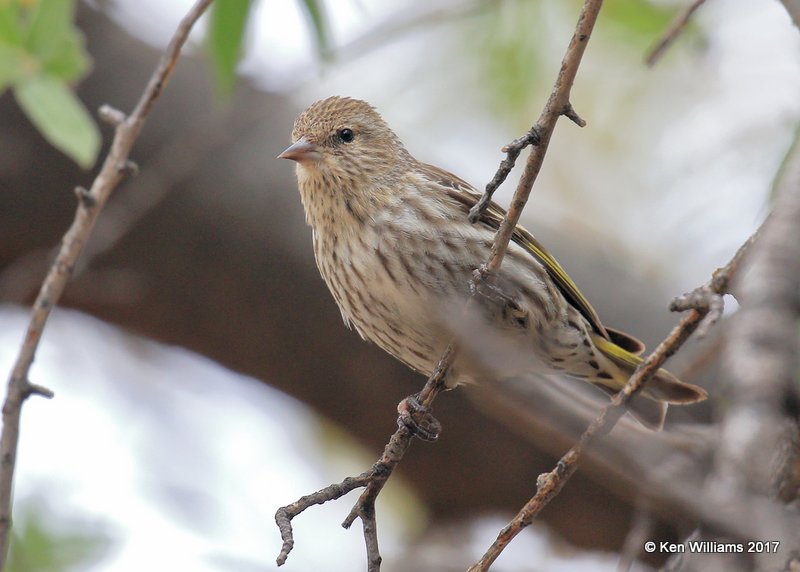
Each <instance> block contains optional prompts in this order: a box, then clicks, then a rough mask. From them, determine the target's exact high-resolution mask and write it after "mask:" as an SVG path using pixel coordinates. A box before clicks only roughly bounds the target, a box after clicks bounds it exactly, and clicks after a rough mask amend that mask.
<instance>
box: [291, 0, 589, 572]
mask: <svg viewBox="0 0 800 572" xmlns="http://www.w3.org/2000/svg"><path fill="white" fill-rule="evenodd" d="M602 4H603V2H602V0H585V1H584V4H583V8H582V9H581V13H580V15H579V17H578V23H577V26H576V28H575V33H574V34H573V36H572V39H571V40H570V43H569V46H568V47H567V50H566V53H565V55H564V59H563V61H562V64H561V69H560V71H559V74H558V77H557V78H556V81H555V84H554V86H553V90H552V92H551V93H550V97H549V98H548V100H547V103H546V104H545V107H544V110H543V111H542V114H541V115H540V117H539V119H538V120H537V122H536V124H535V125H534V126H533V127H532V128H531V129H530V131H529V132H528V133H527V134H526V135H524V136H523V137H521V138H520V139H517V140H516V141H514V142H512V143H510V144H509V145H508V146H507V147H506V148H505V152H506V153H507V156H506V158H505V159H504V160H503V161H502V162H501V164H500V167H499V168H498V170H497V173H496V174H495V175H494V177H493V178H492V183H490V184H489V185H487V193H486V194H485V195H484V197H483V198H482V201H483V202H484V203H485V204H488V201H489V199H490V198H491V192H493V191H494V189H496V188H497V186H499V185H500V183H501V182H502V181H503V180H505V178H506V177H507V176H508V173H509V172H510V171H511V168H512V167H513V166H514V162H515V161H516V159H517V157H518V156H519V153H520V152H521V151H522V149H524V148H525V147H526V146H528V145H530V144H532V143H535V146H534V148H533V150H532V151H531V153H530V155H529V156H528V159H527V162H526V164H525V169H524V171H523V173H522V176H521V177H520V181H519V183H518V185H517V189H516V191H515V193H514V197H513V199H512V201H511V206H510V208H509V209H508V212H507V214H506V216H505V218H504V219H503V222H502V223H501V224H500V227H499V229H498V230H497V233H496V234H495V238H494V244H493V246H492V250H491V254H490V256H489V259H488V260H487V261H486V264H485V265H484V266H483V267H482V268H481V271H480V272H479V273H478V276H477V277H476V278H475V279H474V281H476V282H478V281H480V280H483V279H485V278H486V276H487V275H488V274H490V273H492V272H495V271H497V269H498V268H499V267H500V264H501V263H502V262H503V257H504V256H505V253H506V250H507V249H508V243H509V240H510V239H511V235H512V233H513V231H514V229H515V228H516V226H517V223H518V222H519V218H520V215H521V214H522V209H523V208H524V207H525V204H526V203H527V201H528V198H529V197H530V194H531V190H532V188H533V184H534V182H535V181H536V178H537V176H538V174H539V170H540V169H541V166H542V162H543V161H544V156H545V153H546V152H547V148H548V145H549V143H550V138H551V136H552V134H553V130H554V129H555V126H556V122H557V121H558V118H559V117H561V116H562V115H565V116H568V117H569V118H570V119H571V120H572V121H575V122H576V123H578V124H581V123H583V120H582V119H580V117H579V116H578V114H577V113H576V112H575V111H574V110H573V109H572V106H571V104H570V91H571V89H572V84H573V83H574V81H575V75H576V74H577V71H578V66H579V65H580V62H581V58H582V57H583V53H584V51H585V49H586V44H587V42H588V40H589V37H590V35H591V33H592V30H593V28H594V24H595V22H596V21H597V15H598V13H599V11H600V8H601V6H602ZM495 182H496V183H495ZM493 183H495V184H494V189H492V188H491V187H492V186H493ZM490 191H491V192H490ZM487 197H488V198H487ZM470 216H472V213H471V214H470ZM473 286H474V285H473ZM455 356H456V347H455V344H454V343H452V342H451V343H450V345H449V346H448V347H447V350H445V352H444V354H443V355H442V357H441V358H440V359H439V362H438V364H437V365H436V368H435V370H434V372H433V373H432V374H431V376H430V378H428V381H427V382H426V383H425V386H424V387H423V389H422V391H421V392H420V393H419V394H418V395H417V396H415V398H413V399H411V398H409V399H406V400H404V401H403V402H401V406H400V408H401V409H402V412H401V415H400V418H399V419H398V424H399V426H400V427H399V428H398V430H397V432H396V433H395V434H394V435H393V436H392V438H391V440H390V442H389V444H388V445H387V446H386V449H385V450H384V454H383V456H382V457H381V459H380V460H379V461H378V462H377V463H376V464H375V465H373V468H372V469H371V470H370V471H367V472H366V473H363V474H362V475H361V476H367V479H366V480H367V481H368V484H367V485H366V490H364V492H363V493H362V494H361V496H360V497H359V499H358V501H357V502H356V504H355V506H354V507H353V509H352V510H351V511H350V514H349V515H348V517H347V519H345V522H344V526H345V527H349V526H350V525H351V524H352V523H353V522H354V521H355V519H356V518H357V517H362V518H363V517H364V516H368V518H370V519H374V513H375V499H376V498H377V497H378V494H379V493H380V491H381V490H382V489H383V486H384V485H385V484H386V481H387V480H388V479H389V477H390V476H391V473H392V471H393V470H394V467H396V466H397V463H399V461H400V459H401V458H402V456H403V454H404V453H405V451H406V450H408V447H409V446H410V445H411V442H412V437H413V436H414V435H415V429H413V427H415V426H417V425H419V422H420V419H422V420H423V422H430V419H426V417H428V418H429V417H430V413H429V411H430V407H431V405H432V403H433V401H434V399H435V398H436V396H437V395H438V394H439V393H440V392H441V391H442V389H443V388H444V386H445V380H446V378H447V374H448V372H449V370H450V367H451V366H452V364H453V362H454V360H455ZM409 402H411V404H410V405H409ZM409 410H411V412H410V413H409ZM408 417H411V418H412V419H413V420H414V422H413V423H409V422H408ZM434 437H435V435H434ZM376 469H380V471H378V470H376ZM368 475H372V476H368ZM357 478H358V477H357ZM344 482H348V484H350V483H351V482H352V481H348V480H347V479H346V480H345V481H342V483H344ZM340 484H341V483H340ZM359 486H363V485H356V486H354V487H353V488H358V487H359ZM337 487H339V485H332V486H331V487H326V488H325V489H322V490H320V491H317V492H316V493H314V494H312V495H308V496H306V497H303V498H302V499H300V500H298V501H296V502H295V503H292V504H291V505H289V506H288V507H282V508H280V509H278V511H277V513H276V515H275V518H276V521H277V522H278V526H279V528H280V530H281V537H282V538H283V546H282V548H281V552H280V554H279V556H278V559H277V562H278V565H281V564H283V563H284V562H285V561H286V557H287V556H288V554H289V551H291V549H292V547H293V545H294V539H293V536H292V528H291V519H292V518H293V517H294V516H297V515H298V514H300V513H301V512H303V510H305V509H306V508H309V507H310V506H313V505H314V504H320V503H321V502H325V501H326V500H334V499H335V498H339V496H341V495H338V490H339V489H338V488H337ZM350 490H352V489H350ZM327 493H334V494H336V495H338V496H330V497H329V498H327V499H325V496H326V494H327ZM303 499H307V500H306V501H305V502H304V501H303ZM364 536H365V542H366V544H367V550H368V555H367V556H368V570H369V571H370V572H374V571H378V570H379V569H380V555H379V554H377V553H376V552H375V551H376V550H377V533H376V532H375V527H374V521H373V520H371V521H370V523H369V525H368V526H367V525H366V523H365V527H364Z"/></svg>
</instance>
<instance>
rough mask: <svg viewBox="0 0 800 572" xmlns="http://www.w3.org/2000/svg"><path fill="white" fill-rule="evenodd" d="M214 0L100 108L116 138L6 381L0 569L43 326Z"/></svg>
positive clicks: (81, 195)
mask: <svg viewBox="0 0 800 572" xmlns="http://www.w3.org/2000/svg"><path fill="white" fill-rule="evenodd" d="M211 2H212V0H198V2H196V3H195V5H194V6H193V7H192V8H191V10H189V12H188V13H187V14H186V16H185V17H184V18H183V20H182V21H181V23H180V24H179V25H178V28H177V30H176V31H175V34H174V35H173V37H172V40H171V41H170V43H169V46H168V47H167V49H166V52H165V53H164V55H163V56H162V58H161V61H160V62H159V64H158V67H157V68H156V70H155V71H154V72H153V75H152V76H151V78H150V81H149V82H148V84H147V87H146V88H145V89H144V91H143V93H142V95H141V97H140V98H139V102H138V103H137V105H136V108H135V109H134V110H133V112H132V113H131V114H130V116H128V117H125V115H124V114H123V113H122V112H120V111H118V110H115V109H113V108H111V107H109V106H103V108H102V109H101V113H100V115H101V118H103V119H104V120H105V121H107V122H110V123H112V124H114V125H115V133H114V140H113V141H112V143H111V149H110V150H109V152H108V155H107V156H106V159H105V161H104V162H103V166H102V168H101V169H100V172H99V173H98V174H97V177H96V178H95V180H94V182H93V183H92V186H91V188H90V189H89V190H86V189H83V188H80V187H79V188H78V189H77V190H76V193H77V195H78V208H77V210H76V212H75V219H74V220H73V222H72V225H71V226H70V228H69V230H68V231H67V233H66V234H65V235H64V238H63V239H62V241H61V248H60V250H59V252H58V255H57V257H56V259H55V261H54V262H53V264H52V266H51V267H50V270H49V272H48V274H47V276H46V277H45V279H44V282H43V283H42V287H41V289H40V290H39V294H38V296H37V297H36V301H35V302H34V305H33V311H32V313H31V319H30V323H29V324H28V329H27V332H26V334H25V339H24V341H23V343H22V346H21V347H20V351H19V354H18V356H17V359H16V362H15V363H14V367H13V369H12V371H11V375H10V376H9V380H8V393H7V395H6V400H5V404H4V406H3V431H2V435H1V436H0V458H2V463H0V570H2V569H3V568H4V566H5V561H6V555H7V554H8V542H9V534H8V533H9V528H10V525H11V489H12V483H13V477H14V467H15V463H16V457H17V445H18V441H19V426H20V416H21V412H22V404H23V402H24V401H25V399H26V398H27V397H28V396H29V395H32V394H34V393H35V394H39V395H44V396H47V397H49V396H52V392H50V390H48V389H46V388H44V387H41V386H39V385H34V384H32V383H31V382H30V381H29V372H30V368H31V365H32V364H33V360H34V357H35V355H36V350H37V348H38V346H39V341H40V340H41V336H42V331H43V330H44V327H45V325H46V323H47V319H48V318H49V316H50V312H51V310H52V309H53V307H54V306H55V305H56V304H57V303H58V301H59V299H60V298H61V294H62V293H63V292H64V288H65V287H66V285H67V282H68V281H69V279H70V277H71V276H72V271H73V269H74V268H75V264H76V261H77V259H78V256H79V255H80V253H81V251H82V249H83V247H84V245H85V244H86V242H87V240H88V238H89V236H90V234H91V232H92V229H93V228H94V225H95V222H96V221H97V217H98V215H99V214H100V211H101V210H102V208H103V206H104V205H105V203H106V201H107V200H108V197H109V196H110V195H111V193H112V191H113V190H114V189H115V188H116V187H117V185H118V184H119V183H120V182H121V181H122V180H123V179H125V178H126V177H127V176H129V175H130V174H131V165H132V163H131V162H130V161H129V159H128V155H129V154H130V151H131V148H132V147H133V145H134V143H135V142H136V140H137V138H138V136H139V133H140V131H141V129H142V126H143V125H144V121H145V119H146V117H147V115H148V114H149V112H150V110H151V108H152V106H153V104H154V103H155V101H156V100H157V99H158V97H159V96H160V95H161V92H162V91H163V89H164V86H165V85H166V84H167V81H168V80H169V77H170V75H171V74H172V71H173V69H174V67H175V64H176V62H177V60H178V56H179V55H180V51H181V48H182V47H183V45H184V43H185V42H186V39H187V38H188V36H189V32H190V31H191V29H192V27H193V26H194V24H195V22H197V20H198V19H199V18H200V16H201V15H202V14H203V12H205V10H206V8H208V6H209V5H210V4H211Z"/></svg>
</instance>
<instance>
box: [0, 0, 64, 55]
mask: <svg viewBox="0 0 800 572" xmlns="http://www.w3.org/2000/svg"><path fill="white" fill-rule="evenodd" d="M0 1H2V0H0ZM74 13H75V7H74V5H73V0H40V1H39V4H38V6H37V8H36V9H35V10H34V12H33V14H32V16H31V20H30V27H29V28H28V37H27V38H26V42H25V43H26V45H27V46H28V49H29V50H30V52H31V53H33V54H37V55H38V56H39V57H41V58H42V59H43V60H44V59H47V57H49V56H51V55H52V54H54V53H55V52H56V51H57V50H59V49H61V46H62V45H63V44H64V42H65V41H66V40H68V39H69V36H70V35H71V34H72V32H73V26H72V20H73V16H74Z"/></svg>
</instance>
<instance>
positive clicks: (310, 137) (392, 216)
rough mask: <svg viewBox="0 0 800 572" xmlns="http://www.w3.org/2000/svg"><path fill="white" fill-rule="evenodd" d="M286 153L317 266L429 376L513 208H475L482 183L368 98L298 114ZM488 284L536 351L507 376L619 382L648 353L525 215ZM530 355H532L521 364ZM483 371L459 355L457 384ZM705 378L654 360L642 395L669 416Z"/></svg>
mask: <svg viewBox="0 0 800 572" xmlns="http://www.w3.org/2000/svg"><path fill="white" fill-rule="evenodd" d="M278 157H279V158H283V159H291V160H293V161H296V162H297V180H298V186H299V189H300V196H301V199H302V202H303V207H304V208H305V213H306V220H307V222H308V224H309V225H310V226H311V228H312V229H313V237H314V254H315V257H316V261H317V266H318V267H319V271H320V273H321V274H322V277H323V279H324V280H325V282H326V284H327V285H328V288H329V289H330V291H331V293H332V294H333V297H334V299H335V300H336V303H337V304H338V305H339V309H340V310H341V312H342V317H343V318H344V321H345V323H346V324H348V325H350V326H352V327H354V328H355V329H356V331H358V333H359V334H361V337H362V338H364V339H366V340H369V341H371V342H374V343H375V344H377V345H378V346H380V347H381V348H383V349H384V350H386V351H387V352H389V353H390V354H391V355H393V356H394V357H396V358H397V359H399V360H400V361H402V362H403V363H405V364H407V365H408V366H410V367H411V368H413V369H415V370H417V371H419V372H421V373H423V374H425V375H430V373H431V372H432V371H433V369H434V367H435V365H436V362H437V360H438V359H439V357H440V356H441V354H442V353H443V351H444V349H445V348H446V347H447V345H448V343H449V341H450V339H451V337H452V335H453V328H452V323H451V324H450V325H448V324H447V320H444V319H443V311H442V309H451V308H452V307H453V306H452V304H453V300H457V299H459V298H466V297H468V296H469V294H470V291H469V282H470V278H471V277H472V273H473V271H474V270H475V269H477V268H478V267H479V266H480V265H481V264H482V263H484V262H485V261H486V260H487V258H488V256H489V251H490V249H491V247H492V241H493V239H494V233H495V231H496V229H497V228H498V226H499V224H500V221H501V220H502V218H503V216H504V214H505V213H504V211H503V209H501V208H500V207H499V206H497V205H496V204H494V203H491V204H490V206H489V208H488V209H487V210H486V211H485V212H484V213H483V215H482V216H481V218H480V220H479V221H478V222H477V223H476V224H471V223H470V222H469V221H468V220H467V214H468V212H469V209H470V208H471V207H472V206H473V205H475V203H476V202H477V201H478V199H479V198H480V193H478V192H477V191H476V190H475V189H474V188H473V187H472V186H471V185H469V184H468V183H466V182H464V181H463V180H461V179H460V178H458V177H456V176H455V175H453V174H451V173H448V172H447V171H445V170H443V169H440V168H438V167H434V166H432V165H428V164H426V163H421V162H420V161H417V160H416V159H415V158H414V157H412V156H411V154H410V153H409V152H408V151H407V150H406V148H405V147H404V146H403V143H402V142H401V141H400V139H399V138H398V137H397V135H395V134H394V132H392V130H391V129H390V128H389V126H388V125H387V124H386V123H385V122H384V120H383V119H382V118H381V116H380V115H379V114H378V112H377V111H375V109H374V108H373V107H372V106H371V105H369V104H368V103H366V102H364V101H360V100H357V99H351V98H347V97H329V98H327V99H324V100H321V101H318V102H316V103H314V104H313V105H311V106H310V107H309V108H308V109H306V110H305V111H304V112H303V113H302V114H301V115H300V116H299V117H298V118H297V120H296V121H295V124H294V129H293V131H292V145H291V146H290V147H289V148H287V149H286V150H285V151H284V152H283V153H281V154H280V155H279V156H278ZM494 278H495V279H494V280H493V284H494V285H493V286H492V287H491V289H490V290H491V291H490V292H489V294H488V295H487V296H486V297H485V298H486V299H487V300H488V301H486V303H485V304H482V307H485V308H484V309H485V312H483V314H485V317H486V318H487V319H486V323H487V324H488V325H489V327H490V328H491V331H492V332H493V333H495V334H496V335H497V336H500V338H501V339H503V340H507V341H508V342H509V345H511V346H513V347H515V348H516V347H521V348H523V353H529V354H530V355H529V356H528V357H529V358H530V359H526V360H510V362H509V363H510V365H509V370H508V371H496V372H493V375H496V376H497V377H498V378H503V377H509V376H512V375H520V374H524V373H526V371H524V370H525V369H526V368H530V370H536V371H537V372H538V373H541V370H542V369H544V370H545V371H546V372H552V373H561V374H566V375H568V376H571V377H574V378H580V379H583V380H585V381H588V382H589V383H592V384H594V385H595V386H598V387H599V388H601V389H603V390H605V391H606V392H607V393H615V392H617V391H619V389H620V388H622V386H623V385H624V384H625V382H626V381H627V379H628V377H629V376H630V374H631V373H632V372H633V370H634V369H635V368H636V366H637V365H638V364H639V363H640V362H641V361H642V360H641V358H640V357H639V356H638V354H639V353H640V352H641V350H642V349H643V347H642V346H641V343H640V342H638V340H636V339H635V338H633V337H631V336H629V335H627V334H624V333H622V332H618V331H616V330H613V329H611V328H607V327H605V326H604V325H603V324H602V323H601V322H600V319H599V317H598V315H597V312H595V310H594V309H593V308H592V306H591V305H590V304H589V301H588V300H586V298H585V297H584V296H583V294H581V292H580V290H578V287H577V286H576V285H575V283H574V282H573V281H572V280H571V279H570V278H569V276H568V275H567V273H566V272H565V271H564V269H563V268H562V267H561V266H560V265H559V263H558V262H557V261H556V260H555V259H554V258H553V257H552V256H551V255H550V254H548V252H547V251H546V250H545V249H544V247H543V246H542V245H541V244H539V242H538V241H537V240H536V239H535V238H534V237H533V235H532V234H531V233H530V232H528V231H527V230H525V229H524V228H522V227H521V226H518V227H517V229H516V232H515V233H514V235H513V239H512V242H511V243H510V244H509V248H508V253H507V255H506V257H505V259H504V261H503V264H502V265H501V267H500V269H499V271H498V272H497V276H495V277H494ZM520 364H525V365H524V366H521V365H520ZM481 375H485V374H484V373H482V372H481V371H480V370H479V369H477V368H473V367H471V366H470V362H469V360H467V359H458V360H457V361H456V363H455V364H454V368H453V370H452V371H451V374H450V376H449V378H448V385H449V386H455V385H457V384H458V383H463V382H479V381H480V379H479V377H480V376H481ZM706 396H707V394H706V392H705V390H703V389H702V388H700V387H697V386H694V385H689V384H686V383H683V382H682V381H679V380H678V379H677V378H675V377H674V376H673V375H672V374H670V373H669V372H667V371H666V370H664V369H661V370H659V371H658V372H657V374H656V375H655V377H654V378H653V379H652V380H651V381H650V382H649V383H648V385H647V386H646V387H645V389H644V390H643V392H642V395H641V397H642V398H637V399H635V400H634V402H633V403H632V405H631V409H632V412H633V413H634V415H635V416H636V418H637V419H639V420H640V421H641V422H642V423H643V424H645V425H646V426H648V427H652V428H661V427H662V426H663V423H664V417H665V415H666V410H667V404H668V403H678V404H686V403H694V402H696V401H701V400H703V399H705V398H706Z"/></svg>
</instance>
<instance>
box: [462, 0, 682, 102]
mask: <svg viewBox="0 0 800 572" xmlns="http://www.w3.org/2000/svg"><path fill="white" fill-rule="evenodd" d="M581 5H582V2H581V1H580V0H568V1H565V0H543V1H539V2H531V1H529V0H504V1H502V2H493V3H492V4H491V10H489V11H488V12H487V13H486V14H485V15H484V16H482V17H480V18H476V19H475V21H473V22H472V23H471V24H469V25H467V26H466V27H465V32H466V33H465V43H466V45H467V46H468V48H467V49H468V50H470V51H471V52H472V53H473V55H474V57H475V58H476V61H477V62H479V65H480V66H481V74H480V75H481V77H482V78H484V84H485V85H486V86H487V93H488V96H489V100H490V104H491V106H492V107H493V111H494V112H495V113H497V114H499V116H501V117H502V116H506V117H509V116H512V117H517V116H518V115H519V114H522V116H524V117H529V115H530V114H529V113H528V112H527V110H528V109H529V108H530V107H531V106H532V105H535V106H540V105H541V102H540V101H539V100H540V99H541V95H542V91H541V90H549V89H550V87H551V84H550V81H551V80H550V75H549V72H550V70H549V69H548V68H546V66H547V65H549V66H551V68H552V67H553V66H557V65H559V64H560V57H561V56H560V54H562V53H563V49H564V47H565V46H564V37H565V34H569V33H570V31H571V29H572V26H573V25H574V19H575V16H576V15H577V14H578V12H579V10H580V7H581ZM675 12H676V10H675V9H670V8H668V7H665V6H664V5H663V3H661V4H654V3H652V2H650V1H648V0H614V1H612V2H606V3H605V4H604V5H603V11H602V12H601V15H600V26H599V28H598V30H596V32H595V33H596V34H600V35H602V36H603V38H604V39H605V40H607V41H608V40H610V41H613V42H615V43H619V44H623V45H624V46H625V47H628V48H630V49H631V50H634V51H637V52H638V53H640V54H642V56H643V55H644V52H645V50H646V48H647V47H649V46H650V45H652V44H654V43H655V42H656V41H657V39H658V38H659V36H660V35H661V34H662V33H663V31H664V30H665V29H666V28H667V27H668V26H669V24H670V22H671V21H672V19H673V18H674V16H675ZM563 22H569V26H570V28H569V29H565V28H564V29H562V26H561V23H563ZM550 48H557V50H555V49H550ZM556 54H559V55H556ZM545 73H547V74H548V76H547V77H548V79H547V81H546V82H545V83H546V85H543V84H542V83H541V82H542V78H543V75H544V74H545Z"/></svg>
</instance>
